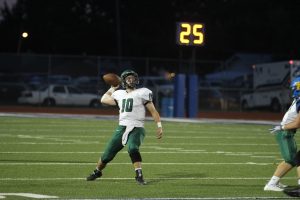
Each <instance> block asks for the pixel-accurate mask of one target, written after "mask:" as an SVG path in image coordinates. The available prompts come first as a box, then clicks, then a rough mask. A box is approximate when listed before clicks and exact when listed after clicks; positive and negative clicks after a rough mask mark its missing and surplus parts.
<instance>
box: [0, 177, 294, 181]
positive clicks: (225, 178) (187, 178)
mask: <svg viewBox="0 0 300 200" xmlns="http://www.w3.org/2000/svg"><path fill="white" fill-rule="evenodd" d="M133 179H134V178H132V177H130V178H121V177H115V178H113V177H111V178H104V177H101V179H99V180H133ZM268 179H270V177H243V178H242V177H219V178H218V177H174V178H166V177H157V178H155V177H152V178H151V177H147V180H268ZM284 179H289V180H294V179H295V178H294V177H285V178H284ZM59 180H86V178H84V177H77V178H76V177H73V178H70V177H61V178H0V181H59ZM99 180H97V181H99Z"/></svg>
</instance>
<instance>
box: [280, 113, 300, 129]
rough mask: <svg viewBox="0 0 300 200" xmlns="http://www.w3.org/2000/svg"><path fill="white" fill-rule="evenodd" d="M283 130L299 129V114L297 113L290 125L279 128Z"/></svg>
mask: <svg viewBox="0 0 300 200" xmlns="http://www.w3.org/2000/svg"><path fill="white" fill-rule="evenodd" d="M281 128H282V129H283V130H290V129H297V128H300V112H299V113H298V115H297V117H296V119H295V120H294V121H292V122H291V123H288V124H285V125H283V126H282V127H281Z"/></svg>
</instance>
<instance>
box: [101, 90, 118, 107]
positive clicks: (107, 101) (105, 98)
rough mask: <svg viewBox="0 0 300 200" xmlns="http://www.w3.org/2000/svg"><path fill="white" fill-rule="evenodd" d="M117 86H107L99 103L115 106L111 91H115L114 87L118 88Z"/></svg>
mask: <svg viewBox="0 0 300 200" xmlns="http://www.w3.org/2000/svg"><path fill="white" fill-rule="evenodd" d="M118 87H119V86H116V87H113V86H112V87H111V88H109V90H107V91H106V92H105V94H104V95H103V96H102V97H101V100H100V101H101V103H102V104H106V105H110V106H115V105H117V103H116V101H115V99H114V98H112V97H111V95H112V93H114V91H116V89H118Z"/></svg>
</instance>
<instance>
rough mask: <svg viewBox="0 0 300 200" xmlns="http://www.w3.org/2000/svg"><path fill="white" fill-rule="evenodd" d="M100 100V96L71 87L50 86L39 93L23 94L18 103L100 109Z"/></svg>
mask: <svg viewBox="0 0 300 200" xmlns="http://www.w3.org/2000/svg"><path fill="white" fill-rule="evenodd" d="M99 99H100V96H99V95H96V94H88V93H83V92H81V91H80V90H79V89H77V88H76V87H74V86H71V85H60V84H50V85H49V86H45V87H41V88H40V89H39V90H37V91H29V90H28V91H24V92H22V95H21V97H19V98H18V103H21V104H42V105H48V106H55V105H72V106H90V107H99V106H100V100H99Z"/></svg>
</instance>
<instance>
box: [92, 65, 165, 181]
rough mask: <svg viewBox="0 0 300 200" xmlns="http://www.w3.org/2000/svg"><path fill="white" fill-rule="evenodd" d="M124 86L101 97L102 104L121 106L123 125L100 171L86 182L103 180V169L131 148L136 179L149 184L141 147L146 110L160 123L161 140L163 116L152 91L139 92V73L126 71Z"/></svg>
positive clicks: (141, 89)
mask: <svg viewBox="0 0 300 200" xmlns="http://www.w3.org/2000/svg"><path fill="white" fill-rule="evenodd" d="M121 84H122V87H123V88H124V89H120V90H117V89H118V87H119V86H117V87H111V88H110V89H109V90H108V91H107V92H106V93H105V94H104V95H103V96H102V98H101V103H103V104H106V105H111V106H115V105H117V106H118V107H119V126H118V127H117V128H116V130H115V132H114V134H113V136H112V138H111V140H110V141H109V142H108V144H107V146H106V148H105V150H104V153H103V154H102V156H101V158H100V159H99V161H98V164H97V166H96V169H95V170H94V171H93V173H92V174H91V175H90V176H88V177H87V178H86V179H87V181H93V180H95V179H97V178H99V177H101V176H102V170H103V169H104V168H105V167H106V165H107V163H109V162H110V161H111V160H112V159H113V158H114V157H115V155H116V154H117V153H118V152H119V151H120V150H121V149H123V147H124V146H125V145H127V148H128V154H129V156H130V158H131V161H132V163H133V167H134V170H135V173H136V176H135V180H136V181H137V183H138V184H141V185H145V184H146V182H145V181H144V178H143V173H142V157H141V154H140V151H139V147H140V145H141V144H142V142H143V140H144V137H145V129H144V120H145V116H146V109H147V110H148V111H149V112H150V114H151V115H152V117H153V119H154V121H155V122H156V125H157V135H156V136H157V139H161V138H162V134H163V129H162V124H161V120H160V115H159V113H158V112H157V110H156V108H155V106H154V104H153V102H152V92H151V90H149V89H147V88H138V89H137V85H138V84H139V77H138V74H137V73H136V72H134V71H132V70H125V71H124V72H123V73H122V74H121Z"/></svg>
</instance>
